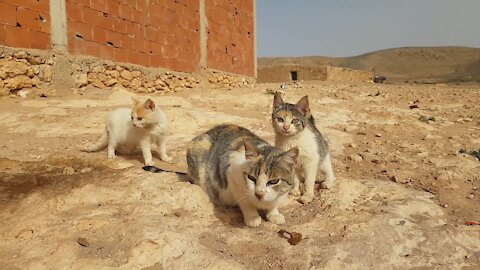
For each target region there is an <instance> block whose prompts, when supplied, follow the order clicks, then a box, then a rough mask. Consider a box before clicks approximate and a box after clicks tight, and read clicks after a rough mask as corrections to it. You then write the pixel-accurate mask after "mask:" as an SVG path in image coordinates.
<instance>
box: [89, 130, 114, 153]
mask: <svg viewBox="0 0 480 270" xmlns="http://www.w3.org/2000/svg"><path fill="white" fill-rule="evenodd" d="M107 145H108V132H107V130H106V129H105V131H104V132H103V134H102V136H101V137H100V139H98V141H97V142H96V143H94V144H91V145H88V146H86V147H85V148H83V151H85V152H97V151H100V150H103V149H105V148H106V147H107Z"/></svg>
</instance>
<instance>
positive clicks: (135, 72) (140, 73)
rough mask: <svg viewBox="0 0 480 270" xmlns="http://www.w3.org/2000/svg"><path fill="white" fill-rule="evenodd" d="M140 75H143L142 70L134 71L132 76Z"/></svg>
mask: <svg viewBox="0 0 480 270" xmlns="http://www.w3.org/2000/svg"><path fill="white" fill-rule="evenodd" d="M140 76H142V72H140V71H139V70H134V71H132V77H133V78H138V77H140Z"/></svg>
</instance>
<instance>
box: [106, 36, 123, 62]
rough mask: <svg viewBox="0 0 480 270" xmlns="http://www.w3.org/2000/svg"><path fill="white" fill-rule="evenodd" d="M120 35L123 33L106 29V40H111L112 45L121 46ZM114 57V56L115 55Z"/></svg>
mask: <svg viewBox="0 0 480 270" xmlns="http://www.w3.org/2000/svg"><path fill="white" fill-rule="evenodd" d="M122 36H123V34H120V33H118V32H114V31H108V32H107V39H108V42H111V43H112V44H113V46H114V47H117V48H122V46H123V45H122ZM115 59H116V57H115Z"/></svg>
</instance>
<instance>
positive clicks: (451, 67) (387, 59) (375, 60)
mask: <svg viewBox="0 0 480 270" xmlns="http://www.w3.org/2000/svg"><path fill="white" fill-rule="evenodd" d="M286 63H291V64H300V65H305V66H312V65H313V66H316V65H322V66H323V65H330V66H336V67H345V68H351V69H358V70H370V71H373V72H374V73H375V74H378V75H384V76H387V78H388V79H389V80H391V81H406V80H426V81H428V80H432V81H480V48H469V47H405V48H395V49H387V50H381V51H375V52H370V53H366V54H362V55H358V56H353V57H324V56H305V57H265V58H259V59H258V67H259V69H260V68H262V67H266V66H276V65H282V64H286Z"/></svg>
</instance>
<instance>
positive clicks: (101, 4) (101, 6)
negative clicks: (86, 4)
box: [90, 0, 113, 12]
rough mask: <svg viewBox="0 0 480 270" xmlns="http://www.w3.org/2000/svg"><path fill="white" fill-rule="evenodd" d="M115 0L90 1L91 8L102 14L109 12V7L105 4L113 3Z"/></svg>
mask: <svg viewBox="0 0 480 270" xmlns="http://www.w3.org/2000/svg"><path fill="white" fill-rule="evenodd" d="M111 1H113V0H107V1H105V0H90V7H91V8H93V9H96V10H99V11H102V12H106V11H107V5H106V3H105V2H111Z"/></svg>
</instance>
